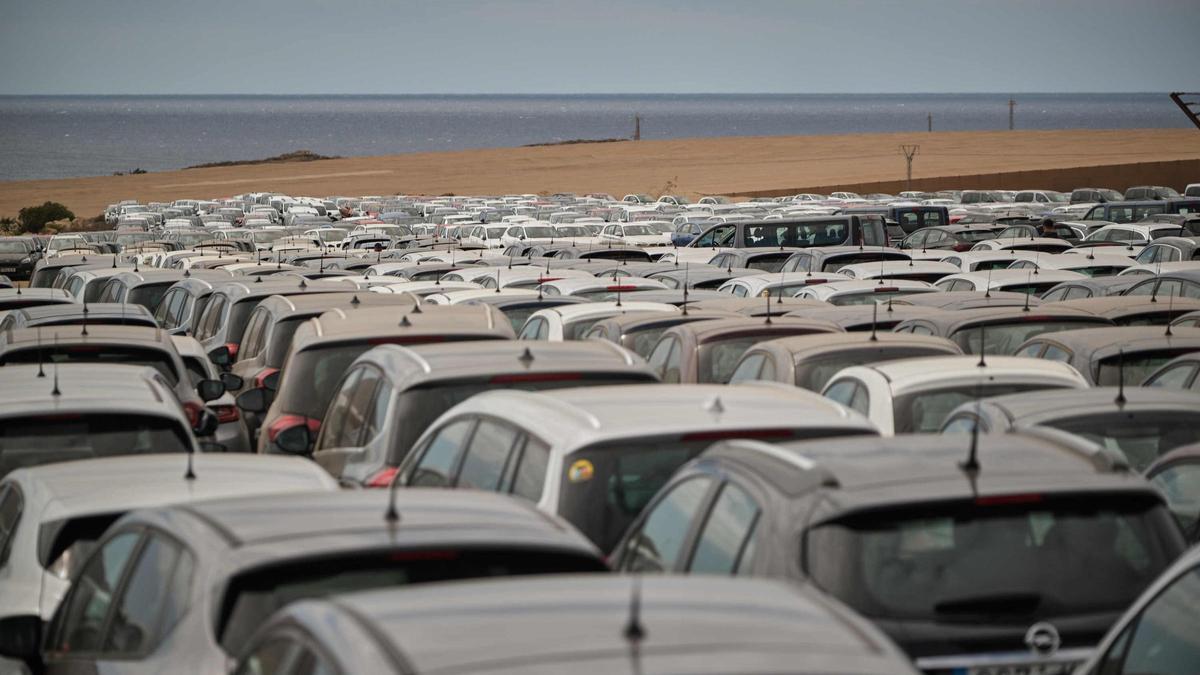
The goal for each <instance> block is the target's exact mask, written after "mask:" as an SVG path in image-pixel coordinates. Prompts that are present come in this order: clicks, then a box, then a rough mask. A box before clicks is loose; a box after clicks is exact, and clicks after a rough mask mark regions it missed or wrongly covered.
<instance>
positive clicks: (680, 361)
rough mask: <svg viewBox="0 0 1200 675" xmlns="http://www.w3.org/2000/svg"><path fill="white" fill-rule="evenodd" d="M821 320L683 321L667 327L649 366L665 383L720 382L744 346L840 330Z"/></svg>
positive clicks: (789, 318) (739, 356)
mask: <svg viewBox="0 0 1200 675" xmlns="http://www.w3.org/2000/svg"><path fill="white" fill-rule="evenodd" d="M840 332H842V330H841V328H839V327H838V326H836V325H834V324H832V323H828V322H824V321H810V320H805V319H800V318H797V317H777V318H774V319H758V318H751V317H738V318H732V319H715V320H713V321H701V322H694V323H685V324H680V325H677V326H674V327H672V328H669V329H667V330H666V331H664V332H663V333H662V336H661V337H660V338H659V339H658V343H657V344H655V345H654V348H653V349H652V350H650V356H649V358H647V359H646V360H647V362H648V363H649V365H650V369H651V370H653V371H654V372H655V373H656V374H657V375H658V377H659V378H660V379H661V380H662V381H663V382H667V383H685V384H687V383H694V382H699V383H702V384H703V383H711V384H724V383H726V382H728V381H729V377H730V376H731V375H732V374H733V371H734V368H735V367H736V366H737V364H738V361H739V360H740V359H741V357H742V354H744V353H745V352H746V350H747V349H749V348H750V347H753V346H754V345H755V344H757V343H759V342H763V341H766V340H772V339H776V338H782V337H789V336H794V335H811V334H813V333H840Z"/></svg>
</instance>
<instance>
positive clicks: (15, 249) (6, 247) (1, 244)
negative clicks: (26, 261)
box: [0, 241, 29, 254]
mask: <svg viewBox="0 0 1200 675" xmlns="http://www.w3.org/2000/svg"><path fill="white" fill-rule="evenodd" d="M0 253H21V254H25V253H29V244H26V243H25V242H23V241H0Z"/></svg>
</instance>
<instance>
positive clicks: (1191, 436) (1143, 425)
mask: <svg viewBox="0 0 1200 675" xmlns="http://www.w3.org/2000/svg"><path fill="white" fill-rule="evenodd" d="M1039 424H1042V425H1044V426H1050V427H1054V428H1055V429H1062V430H1063V431H1069V432H1071V433H1073V434H1076V435H1079V436H1083V437H1084V438H1087V439H1088V440H1090V441H1092V442H1094V443H1098V444H1100V445H1102V446H1104V447H1105V448H1108V449H1110V450H1116V451H1118V452H1120V453H1122V454H1123V455H1125V457H1127V458H1128V459H1129V463H1130V465H1131V466H1132V467H1133V468H1134V470H1135V471H1139V472H1140V471H1143V470H1144V469H1146V467H1148V466H1150V464H1151V463H1153V462H1154V460H1156V459H1158V458H1159V457H1160V456H1162V455H1164V454H1166V453H1167V452H1168V451H1170V450H1172V449H1174V448H1177V447H1179V446H1181V445H1187V444H1189V443H1195V442H1197V441H1200V412H1189V411H1185V410H1172V411H1170V412H1165V411H1161V412H1160V411H1154V410H1126V411H1124V412H1122V413H1120V414H1112V413H1108V414H1097V415H1087V416H1082V417H1071V418H1069V419H1058V420H1043V421H1041V422H1039Z"/></svg>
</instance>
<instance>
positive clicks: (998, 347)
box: [950, 317, 1109, 355]
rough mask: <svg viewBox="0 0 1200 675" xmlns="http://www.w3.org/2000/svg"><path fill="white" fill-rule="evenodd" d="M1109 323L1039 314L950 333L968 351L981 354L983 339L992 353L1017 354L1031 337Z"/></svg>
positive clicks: (985, 346)
mask: <svg viewBox="0 0 1200 675" xmlns="http://www.w3.org/2000/svg"><path fill="white" fill-rule="evenodd" d="M1107 325H1109V324H1108V322H1106V321H1087V320H1083V321H1037V320H1036V317H1032V318H1031V319H1026V320H1018V321H1015V322H1013V323H993V324H988V325H986V326H973V327H971V328H964V329H962V330H960V331H956V332H955V333H954V334H953V335H951V336H950V339H951V340H954V342H955V343H957V344H958V346H959V347H962V350H963V351H964V352H965V353H967V354H978V353H979V347H980V344H979V342H980V340H981V339H982V340H983V347H984V351H985V352H986V353H988V354H1000V355H1007V354H1014V353H1016V351H1017V347H1020V346H1021V344H1022V343H1024V342H1025V341H1026V340H1028V339H1029V338H1031V337H1036V336H1038V335H1041V334H1042V333H1054V332H1057V331H1067V330H1079V329H1081V328H1096V327H1100V326H1107Z"/></svg>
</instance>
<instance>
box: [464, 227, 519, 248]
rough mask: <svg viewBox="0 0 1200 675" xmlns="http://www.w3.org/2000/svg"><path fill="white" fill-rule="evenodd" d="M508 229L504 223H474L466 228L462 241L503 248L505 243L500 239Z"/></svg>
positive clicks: (474, 244)
mask: <svg viewBox="0 0 1200 675" xmlns="http://www.w3.org/2000/svg"><path fill="white" fill-rule="evenodd" d="M507 230H508V228H507V227H505V226H504V225H474V226H471V227H467V228H465V236H463V237H462V242H463V243H464V244H470V245H473V246H482V247H484V248H503V247H504V244H503V243H501V241H500V240H501V239H502V238H503V237H504V233H505V231H507Z"/></svg>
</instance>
